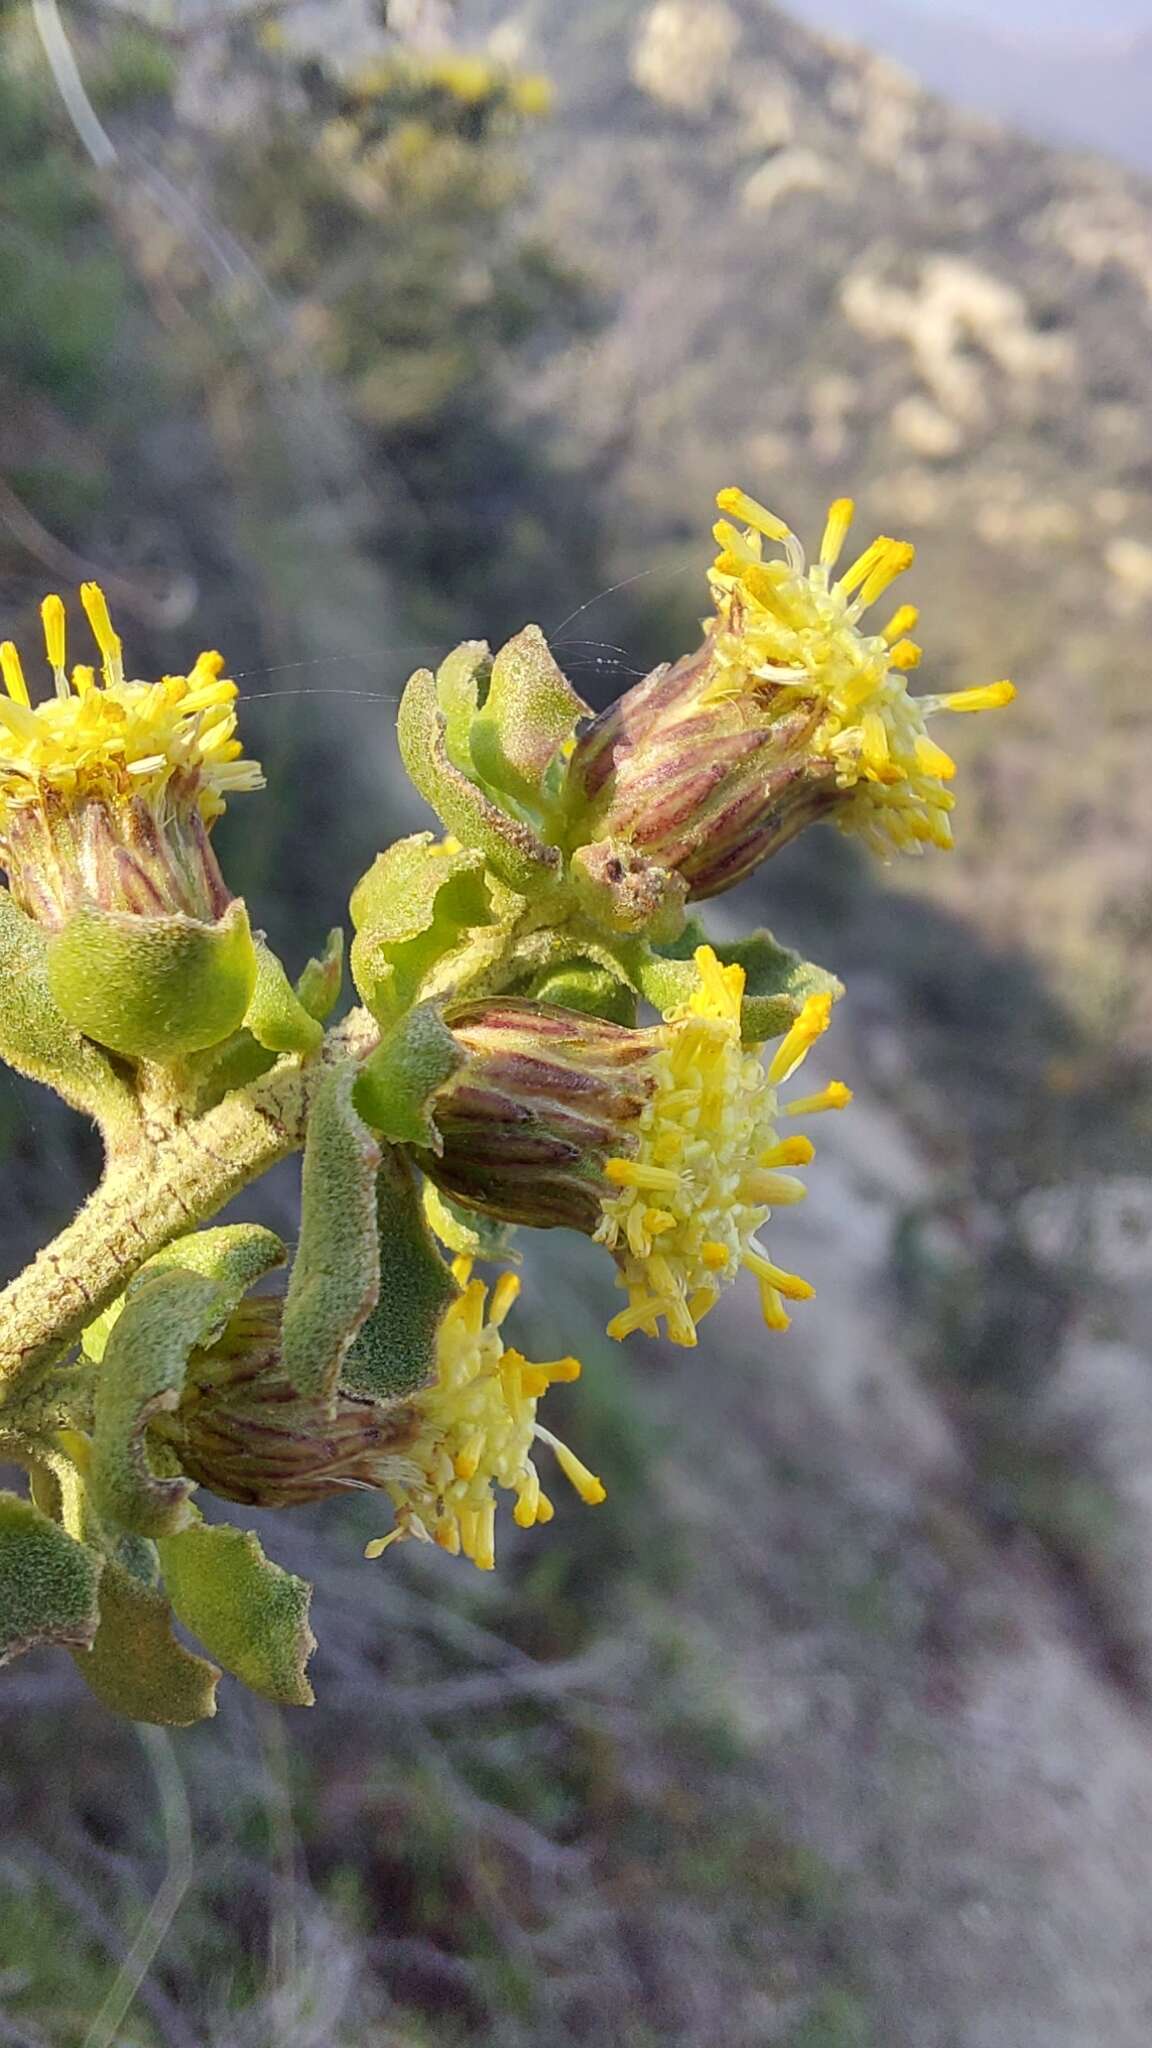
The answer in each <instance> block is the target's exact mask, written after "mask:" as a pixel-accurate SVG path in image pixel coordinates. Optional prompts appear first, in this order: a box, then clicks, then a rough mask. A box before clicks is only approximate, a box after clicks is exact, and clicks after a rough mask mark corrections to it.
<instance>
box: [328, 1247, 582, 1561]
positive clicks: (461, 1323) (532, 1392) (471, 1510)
mask: <svg viewBox="0 0 1152 2048" xmlns="http://www.w3.org/2000/svg"><path fill="white" fill-rule="evenodd" d="M452 1270H453V1273H454V1274H455V1276H456V1279H457V1281H458V1282H459V1285H460V1288H461V1292H460V1295H459V1297H458V1298H457V1300H456V1301H454V1302H453V1303H452V1305H451V1307H450V1308H449V1309H448V1312H447V1314H446V1315H445V1316H444V1318H443V1321H442V1322H441V1324H440V1329H439V1333H438V1338H437V1379H436V1384H435V1386H433V1387H429V1388H427V1389H425V1390H424V1391H423V1392H421V1393H419V1394H417V1395H415V1396H414V1405H415V1406H416V1407H417V1409H418V1410H419V1412H420V1417H421V1426H420V1430H419V1434H418V1435H417V1437H416V1440H415V1442H413V1443H411V1444H409V1445H407V1446H406V1447H405V1450H404V1453H403V1457H404V1460H405V1463H406V1464H407V1466H408V1467H409V1468H410V1469H409V1471H408V1472H407V1473H405V1474H404V1476H403V1477H401V1478H399V1479H395V1478H394V1479H392V1480H389V1481H387V1482H386V1484H385V1491H386V1492H387V1493H388V1494H389V1495H390V1496H391V1499H392V1503H393V1506H394V1507H395V1510H396V1527H395V1528H394V1529H393V1530H391V1531H390V1532H389V1534H388V1535H387V1536H381V1537H378V1538H377V1540H376V1541H375V1542H374V1543H370V1544H369V1545H368V1548H367V1550H366V1552H365V1555H366V1556H367V1557H379V1556H380V1554H381V1553H382V1552H383V1551H384V1550H386V1549H387V1548H388V1546H389V1544H391V1543H395V1542H399V1541H401V1540H402V1539H404V1538H405V1537H410V1536H412V1537H416V1538H418V1539H419V1540H420V1541H421V1542H424V1543H429V1542H432V1543H438V1544H439V1545H440V1546H441V1548H442V1549H444V1550H447V1551H449V1552H450V1553H451V1554H452V1555H453V1556H458V1555H460V1554H461V1553H462V1554H463V1555H464V1556H465V1557H467V1558H470V1559H471V1561H472V1563H473V1564H475V1565H479V1566H480V1568H481V1570H482V1571H491V1570H492V1568H493V1566H494V1565H495V1562H496V1544H495V1524H496V1494H495V1489H496V1488H497V1487H499V1488H501V1489H502V1490H503V1491H504V1492H507V1493H513V1494H515V1496H516V1506H515V1508H514V1510H513V1519H514V1520H515V1521H516V1522H517V1523H518V1525H519V1526H520V1528H522V1529H530V1528H531V1527H532V1526H533V1524H534V1523H537V1522H550V1521H551V1519H552V1515H553V1512H554V1510H553V1507H552V1503H551V1501H550V1500H549V1499H548V1496H547V1494H546V1493H544V1492H542V1490H541V1486H540V1478H539V1474H538V1473H537V1471H536V1467H535V1465H534V1463H533V1461H532V1450H533V1445H534V1444H535V1443H536V1442H537V1441H541V1442H544V1443H546V1444H548V1445H550V1447H551V1449H552V1450H553V1452H554V1453H555V1456H556V1459H557V1462H558V1463H559V1466H560V1469H561V1471H562V1472H563V1473H564V1475H565V1477H566V1478H567V1479H568V1480H569V1481H570V1482H571V1484H572V1485H573V1486H574V1487H575V1489H576V1491H577V1493H578V1494H579V1495H580V1498H581V1499H582V1500H583V1501H586V1502H587V1503H588V1505H589V1506H590V1507H594V1506H596V1505H597V1503H598V1502H600V1501H602V1500H603V1499H604V1488H603V1486H602V1485H601V1484H600V1481H599V1480H598V1479H597V1478H595V1477H594V1476H593V1474H592V1473H591V1472H589V1471H588V1469H587V1467H586V1466H584V1465H582V1464H581V1462H580V1460H579V1458H577V1457H575V1456H574V1455H573V1453H572V1452H571V1451H570V1450H569V1449H568V1447H567V1445H566V1444H562V1443H560V1442H559V1441H558V1439H557V1438H556V1437H554V1436H553V1435H552V1433H551V1431H550V1430H547V1429H544V1428H543V1427H542V1426H541V1425H540V1423H538V1422H537V1420H536V1410H537V1407H538V1405H539V1402H540V1398H541V1396H542V1395H543V1394H544V1393H546V1392H547V1389H548V1387H549V1386H550V1385H551V1384H552V1383H553V1382H554V1381H556V1380H574V1379H577V1378H578V1377H579V1374H580V1362H579V1360H578V1359H575V1358H559V1359H555V1360H554V1361H553V1362H552V1363H551V1364H548V1365H531V1364H529V1362H528V1360H527V1359H526V1358H524V1357H522V1356H521V1354H520V1352H518V1351H509V1350H506V1349H505V1346H504V1340H503V1337H502V1336H501V1333H500V1332H501V1325H502V1323H503V1322H504V1319H505V1317H506V1316H507V1314H508V1311H509V1309H510V1308H511V1306H512V1304H513V1302H514V1301H515V1300H516V1297H517V1295H518V1294H519V1292H520V1282H519V1280H518V1279H517V1278H516V1276H515V1274H513V1273H505V1274H503V1275H502V1276H501V1278H500V1279H499V1280H498V1281H497V1283H496V1286H495V1288H494V1290H493V1293H492V1302H491V1307H489V1305H488V1289H487V1288H486V1287H485V1285H484V1283H483V1281H481V1280H476V1279H473V1277H472V1266H471V1261H470V1260H468V1259H463V1258H461V1259H457V1260H456V1262H455V1264H454V1266H453V1268H452Z"/></svg>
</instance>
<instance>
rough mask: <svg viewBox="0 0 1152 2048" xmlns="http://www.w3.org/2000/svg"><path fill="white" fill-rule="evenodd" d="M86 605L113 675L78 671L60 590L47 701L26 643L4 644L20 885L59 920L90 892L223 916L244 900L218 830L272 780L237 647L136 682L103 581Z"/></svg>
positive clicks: (6, 800) (13, 853)
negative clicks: (245, 719) (242, 708)
mask: <svg viewBox="0 0 1152 2048" xmlns="http://www.w3.org/2000/svg"><path fill="white" fill-rule="evenodd" d="M80 596H81V602H82V604H83V607H84V611H85V613H86V615H87V618H88V623H89V625H90V627H91V629H92V633H93V636H94V638H95V641H96V645H97V648H98V650H99V654H100V660H101V677H100V679H97V676H96V673H95V670H94V669H93V668H91V667H88V666H86V665H83V664H80V665H77V666H76V667H74V668H73V669H72V671H71V675H69V673H68V670H67V667H66V662H65V656H66V617H65V610H64V605H63V602H62V601H61V599H60V598H59V597H46V598H45V599H44V602H43V605H42V606H41V614H42V618H43V623H44V639H45V649H46V653H47V659H48V666H49V668H50V669H51V672H52V677H53V683H54V691H53V694H52V695H51V696H50V697H48V698H46V699H45V700H44V701H42V702H40V703H33V701H32V693H31V691H30V689H29V687H28V682H27V679H26V676H25V670H24V666H23V663H22V661H21V659H20V655H19V652H18V651H17V649H16V647H15V646H14V644H13V643H12V641H10V640H6V641H4V643H3V645H0V677H2V680H3V684H4V689H3V691H2V692H0V865H3V866H4V868H5V869H6V870H7V873H8V878H9V885H10V887H11V890H12V894H13V896H14V897H15V898H16V900H17V902H18V903H19V904H20V905H21V907H22V908H23V909H25V910H27V911H28V913H29V915H31V916H32V917H34V918H36V919H37V921H38V922H40V923H42V924H45V925H48V926H53V927H54V926H58V925H60V924H61V923H63V922H64V921H65V919H66V918H67V917H68V915H69V913H70V912H71V911H72V910H74V909H75V907H76V906H77V904H78V903H79V902H80V901H81V900H88V901H91V902H94V903H97V904H99V905H101V906H102V907H103V908H105V909H110V910H120V911H125V912H128V913H135V914H138V915H144V916H148V915H158V914H164V913H166V912H167V913H171V912H183V913H185V914H187V915H189V916H192V917H197V918H202V919H214V918H218V917H219V916H220V915H221V914H222V912H223V911H224V910H225V909H226V907H227V905H228V903H229V901H230V897H229V894H228V891H227V889H226V888H225V885H224V883H223V881H222V879H221V876H220V871H219V868H218V866H217V863H216V859H215V856H214V854H213V853H212V850H211V847H210V845H209V840H208V832H209V830H210V828H211V826H212V824H213V822H214V821H215V819H216V818H218V817H219V815H220V813H221V812H222V811H223V809H224V806H225V801H226V798H227V797H228V796H229V795H231V794H232V793H233V792H236V791H240V790H249V789H258V788H260V787H261V786H262V783H263V777H262V775H261V772H260V769H259V766H258V765H257V763H256V762H255V761H249V760H246V759H245V758H244V753H243V748H242V746H241V743H240V741H239V739H238V738H237V736H236V713H235V709H234V700H235V697H236V694H237V693H236V685H235V683H233V682H230V681H229V680H228V679H227V678H226V677H225V676H224V674H223V668H224V662H223V658H222V657H221V656H220V655H219V654H216V653H211V652H209V653H204V654H201V655H200V656H199V657H198V659H197V660H196V662H195V663H194V664H193V666H192V668H191V669H190V670H189V672H188V674H187V675H182V676H165V677H163V678H162V680H161V681H160V682H157V683H147V682H134V681H130V680H127V679H126V678H125V673H124V658H123V650H122V646H121V642H120V637H119V635H118V633H117V632H116V631H115V628H114V627H113V624H112V621H111V618H110V616H109V612H108V606H107V602H106V600H105V597H104V593H103V591H102V590H101V589H100V587H99V585H98V584H95V583H85V584H84V585H83V586H82V588H81V592H80Z"/></svg>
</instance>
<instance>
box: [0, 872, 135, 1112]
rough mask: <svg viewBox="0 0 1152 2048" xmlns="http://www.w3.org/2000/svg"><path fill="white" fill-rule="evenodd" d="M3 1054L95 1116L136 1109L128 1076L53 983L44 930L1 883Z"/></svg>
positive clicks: (0, 1043)
mask: <svg viewBox="0 0 1152 2048" xmlns="http://www.w3.org/2000/svg"><path fill="white" fill-rule="evenodd" d="M0 1059H4V1060H7V1062H8V1064H9V1066H12V1067H16V1068H17V1069H18V1070H19V1072H20V1073H22V1074H28V1075H30V1076H31V1078H32V1079H33V1080H34V1081H43V1082H45V1083H46V1084H47V1086H48V1087H49V1088H54V1089H55V1090H56V1092H57V1094H58V1095H62V1096H63V1097H64V1100H65V1101H66V1102H70V1103H72V1104H73V1106H74V1107H75V1108H76V1109H81V1110H85V1111H87V1113H88V1114H89V1115H90V1116H95V1117H99V1118H101V1119H109V1118H116V1117H117V1116H119V1117H121V1118H127V1117H129V1116H131V1115H132V1113H133V1097H132V1094H131V1091H130V1089H129V1087H128V1084H127V1082H126V1081H125V1079H124V1078H123V1076H122V1075H121V1074H119V1073H118V1072H117V1070H116V1068H115V1067H114V1066H113V1064H112V1062H111V1061H110V1059H109V1058H108V1056H107V1054H106V1053H104V1052H102V1051H101V1050H100V1048H99V1047H98V1046H95V1045H93V1044H92V1043H91V1041H90V1040H89V1039H87V1038H85V1037H84V1035H83V1033H82V1032H80V1031H78V1030H77V1029H76V1026H75V1025H74V1024H70V1023H69V1022H68V1020H67V1018H66V1017H65V1016H64V1015H63V1013H62V1011H61V1009H60V1006H59V1004H58V1003H57V1001H56V998H55V997H54V995H53V994H52V991H51V988H50V987H49V983H48V947H47V941H46V939H45V936H44V933H43V932H42V931H41V930H40V927H39V925H36V924H34V923H33V922H32V919H31V918H30V917H26V916H25V914H24V912H23V911H22V910H20V909H18V907H17V906H16V904H15V903H13V901H12V898H11V896H10V895H9V894H8V891H7V890H6V889H0Z"/></svg>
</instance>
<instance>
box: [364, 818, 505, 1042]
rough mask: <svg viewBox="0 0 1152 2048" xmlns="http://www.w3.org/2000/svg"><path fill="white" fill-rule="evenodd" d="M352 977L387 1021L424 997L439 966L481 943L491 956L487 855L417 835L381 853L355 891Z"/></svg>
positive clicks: (377, 1014) (376, 1013)
mask: <svg viewBox="0 0 1152 2048" xmlns="http://www.w3.org/2000/svg"><path fill="white" fill-rule="evenodd" d="M351 913H352V922H353V924H354V925H355V927H356V937H355V938H354V939H353V941H352V975H353V979H354V980H355V983H356V986H357V988H358V990H359V991H360V994H361V996H362V997H363V999H364V1001H365V1003H366V1004H367V1006H368V1008H369V1009H370V1010H371V1012H372V1014H373V1016H374V1017H377V1018H379V1019H380V1021H381V1022H382V1023H389V1022H391V1021H392V1019H393V1018H394V1017H398V1016H400V1015H402V1014H403V1012H404V1011H405V1010H406V1009H407V1008H408V1007H409V1006H410V1005H411V1004H412V1003H413V1002H415V1001H416V1000H417V999H418V997H419V996H420V995H421V994H423V993H425V992H426V991H425V987H424V984H425V983H426V982H428V981H429V980H430V979H431V978H432V977H433V975H434V972H435V970H436V969H437V967H438V966H439V965H440V963H442V962H444V961H446V960H452V959H460V958H461V948H464V949H466V950H467V949H469V948H470V947H471V946H472V945H475V944H478V948H479V952H480V955H481V956H482V957H483V958H485V959H486V958H487V956H488V951H489V950H490V947H491V944H492V942H493V941H494V942H495V943H496V944H497V945H499V943H500V939H499V934H498V933H497V932H496V931H495V930H493V929H492V904H491V897H490V894H489V889H488V884H487V879H486V876H485V872H484V859H483V856H482V855H481V854H479V853H476V852H475V851H471V850H469V849H467V848H463V847H457V848H456V849H454V850H449V849H446V848H445V847H443V846H440V845H437V843H436V842H435V841H434V840H433V837H432V834H431V833H430V832H416V833H413V835H412V836H411V838H409V839H400V840H398V841H397V843H396V845H395V846H390V847H389V848H388V850H387V852H386V853H382V854H379V855H378V856H377V858H376V860H375V861H374V862H373V864H372V866H371V867H370V868H369V870H368V873H367V874H366V875H365V876H363V878H362V879H361V880H360V881H359V882H358V883H357V885H356V887H355V889H354V890H353V892H352V902H351Z"/></svg>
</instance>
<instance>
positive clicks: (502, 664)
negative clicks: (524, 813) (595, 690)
mask: <svg viewBox="0 0 1152 2048" xmlns="http://www.w3.org/2000/svg"><path fill="white" fill-rule="evenodd" d="M590 715H591V714H590V712H589V708H588V706H587V704H585V703H584V701H583V699H582V698H580V697H578V696H577V695H576V692H575V690H574V689H573V688H572V685H571V683H570V682H569V681H568V678H567V676H566V675H565V674H564V672H563V670H562V669H561V668H559V667H558V666H557V664H556V662H555V661H554V659H553V657H552V652H551V649H550V648H549V646H548V642H547V641H546V639H545V638H544V635H543V633H542V632H541V631H540V628H539V626H525V628H524V630H523V632H521V633H517V635H516V637H515V639H514V640H509V641H508V643H507V645H506V646H505V647H502V648H501V649H500V652H499V654H498V655H497V656H496V659H495V661H494V662H493V663H492V673H491V679H490V681H489V684H488V694H487V697H486V698H485V701H484V707H483V709H482V710H481V711H480V712H479V713H478V714H477V716H476V719H475V721H474V723H473V725H472V730H471V734H470V736H469V739H470V751H471V755H472V759H473V761H474V763H475V765H476V768H477V770H478V772H479V774H480V775H481V776H482V778H483V779H484V781H485V782H488V783H492V784H493V785H494V786H495V787H496V788H497V789H500V790H504V791H505V792H506V793H507V794H508V795H509V796H512V797H514V798H517V799H519V801H520V802H522V803H525V804H539V803H540V802H541V801H542V799H543V800H546V796H547V792H546V790H545V787H544V784H545V778H546V775H547V771H548V768H549V766H550V765H551V763H552V761H553V760H554V759H555V757H556V753H557V749H558V748H559V747H561V746H562V745H563V743H564V741H565V740H569V739H571V738H573V736H574V735H575V731H576V724H577V721H578V720H579V719H581V718H587V717H589V716H590Z"/></svg>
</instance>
